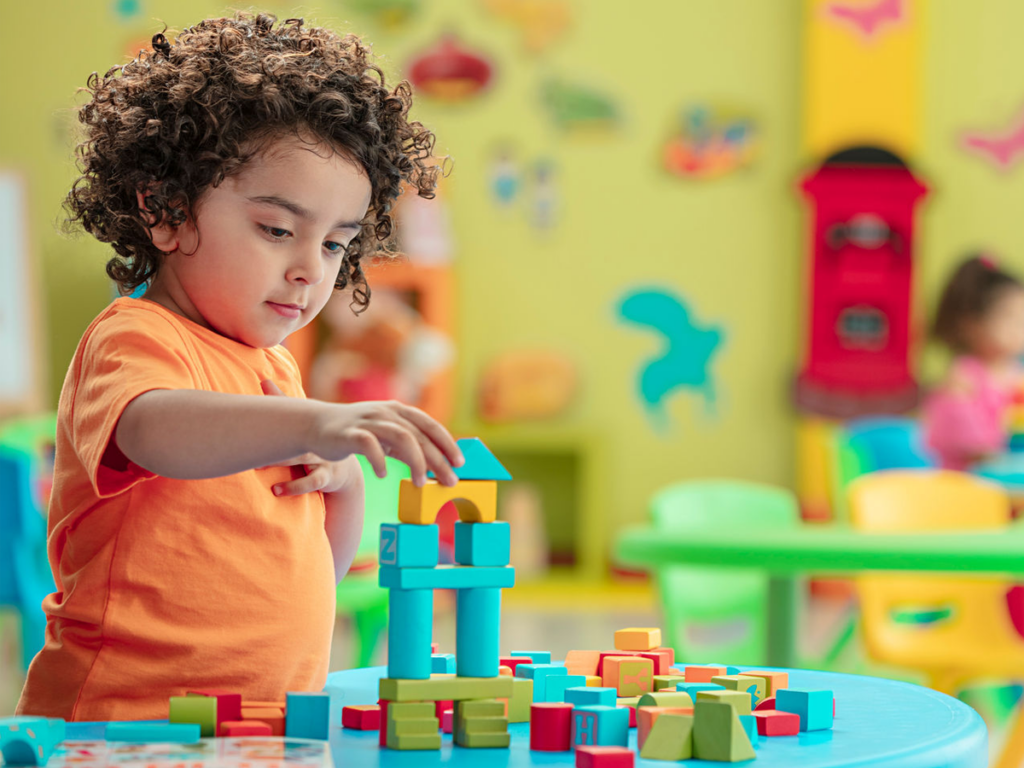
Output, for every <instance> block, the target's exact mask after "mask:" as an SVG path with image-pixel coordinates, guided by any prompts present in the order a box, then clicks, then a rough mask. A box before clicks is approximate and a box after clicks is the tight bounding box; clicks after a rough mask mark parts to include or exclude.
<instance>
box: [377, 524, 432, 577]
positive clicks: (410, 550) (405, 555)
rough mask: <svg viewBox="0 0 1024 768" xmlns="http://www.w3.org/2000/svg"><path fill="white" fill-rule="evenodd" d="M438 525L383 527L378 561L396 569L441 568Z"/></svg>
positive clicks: (381, 528) (387, 525)
mask: <svg viewBox="0 0 1024 768" xmlns="http://www.w3.org/2000/svg"><path fill="white" fill-rule="evenodd" d="M439 540H440V529H439V528H438V527H437V525H413V524H411V523H382V524H381V526H380V548H379V549H378V551H377V552H378V554H377V559H378V561H379V562H380V564H381V565H392V566H395V567H396V568H433V567H434V566H436V565H437V564H438V551H439V545H438V542H439Z"/></svg>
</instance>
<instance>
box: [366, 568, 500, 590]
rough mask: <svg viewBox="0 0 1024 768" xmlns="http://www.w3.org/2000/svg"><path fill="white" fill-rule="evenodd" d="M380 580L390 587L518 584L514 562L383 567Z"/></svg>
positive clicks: (433, 587) (421, 587) (498, 586)
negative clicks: (480, 564)
mask: <svg viewBox="0 0 1024 768" xmlns="http://www.w3.org/2000/svg"><path fill="white" fill-rule="evenodd" d="M377 583H378V584H379V585H380V586H382V587H386V588H388V589H472V588H474V587H497V588H500V589H508V588H509V587H513V586H515V583H516V569H515V568H512V567H511V566H507V565H506V566H498V567H493V568H488V567H480V566H471V565H439V566H436V567H434V568H391V567H383V568H381V569H380V570H379V571H378V573H377Z"/></svg>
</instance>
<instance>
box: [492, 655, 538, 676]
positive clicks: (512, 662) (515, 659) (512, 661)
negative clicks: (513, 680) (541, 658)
mask: <svg viewBox="0 0 1024 768" xmlns="http://www.w3.org/2000/svg"><path fill="white" fill-rule="evenodd" d="M520 664H533V659H531V658H530V657H529V656H502V657H501V658H500V659H498V666H500V667H508V668H509V669H511V670H512V675H513V676H515V674H516V667H518V666H519V665H520Z"/></svg>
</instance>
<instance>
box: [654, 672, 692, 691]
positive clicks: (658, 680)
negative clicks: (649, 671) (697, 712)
mask: <svg viewBox="0 0 1024 768" xmlns="http://www.w3.org/2000/svg"><path fill="white" fill-rule="evenodd" d="M685 682H686V678H685V677H683V676H682V675H655V676H654V690H655V692H657V691H674V690H675V689H676V686H677V685H679V684H680V683H685ZM698 685H700V683H698Z"/></svg>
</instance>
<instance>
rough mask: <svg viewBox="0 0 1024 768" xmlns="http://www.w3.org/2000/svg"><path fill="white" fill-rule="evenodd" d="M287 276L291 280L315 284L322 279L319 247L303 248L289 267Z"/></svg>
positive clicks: (322, 265) (322, 266)
mask: <svg viewBox="0 0 1024 768" xmlns="http://www.w3.org/2000/svg"><path fill="white" fill-rule="evenodd" d="M287 277H288V279H289V280H290V281H292V282H302V283H305V284H306V285H316V284H317V283H319V282H320V281H321V280H323V279H324V264H323V256H322V254H321V253H320V248H319V247H318V248H316V249H315V250H314V249H312V248H303V249H302V251H301V252H300V253H299V254H297V256H296V259H295V261H294V262H293V263H292V265H291V267H290V268H289V271H288V276H287Z"/></svg>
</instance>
